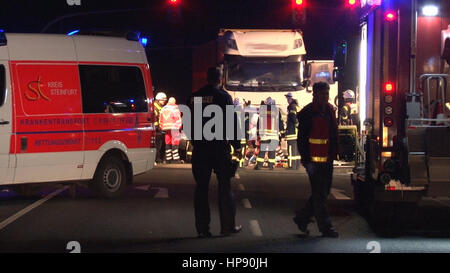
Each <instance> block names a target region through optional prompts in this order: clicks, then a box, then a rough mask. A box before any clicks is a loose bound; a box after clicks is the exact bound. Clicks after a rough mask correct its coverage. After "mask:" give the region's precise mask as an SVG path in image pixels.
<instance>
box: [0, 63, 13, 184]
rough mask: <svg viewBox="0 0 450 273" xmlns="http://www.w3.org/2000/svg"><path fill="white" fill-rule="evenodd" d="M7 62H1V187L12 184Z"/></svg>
mask: <svg viewBox="0 0 450 273" xmlns="http://www.w3.org/2000/svg"><path fill="white" fill-rule="evenodd" d="M8 75H9V69H8V62H7V61H0V185H1V184H4V183H7V182H11V180H12V178H11V176H12V174H13V171H12V163H13V158H11V157H13V155H10V141H11V133H12V124H13V122H12V113H11V111H12V107H11V89H10V81H9V76H8Z"/></svg>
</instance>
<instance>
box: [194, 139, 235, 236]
mask: <svg viewBox="0 0 450 273" xmlns="http://www.w3.org/2000/svg"><path fill="white" fill-rule="evenodd" d="M213 170H214V172H215V173H216V176H217V180H218V182H219V185H218V186H219V191H218V194H219V196H218V203H219V214H220V226H221V231H230V230H232V229H233V228H234V226H235V215H236V204H235V199H234V195H233V192H232V190H231V155H230V149H229V148H227V147H222V148H221V147H214V146H211V145H209V146H208V147H202V146H197V145H196V146H194V149H193V152H192V173H193V175H194V179H195V182H196V187H195V194H194V208H195V227H196V229H197V232H199V233H200V232H207V231H209V228H210V226H209V225H210V222H211V213H210V209H209V202H208V192H209V181H210V179H211V173H212V171H213Z"/></svg>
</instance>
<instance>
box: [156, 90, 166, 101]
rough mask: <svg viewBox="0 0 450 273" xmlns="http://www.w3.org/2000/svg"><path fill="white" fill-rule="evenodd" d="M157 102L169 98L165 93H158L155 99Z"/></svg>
mask: <svg viewBox="0 0 450 273" xmlns="http://www.w3.org/2000/svg"><path fill="white" fill-rule="evenodd" d="M155 99H156V100H167V96H166V94H165V93H164V92H158V94H156V97H155Z"/></svg>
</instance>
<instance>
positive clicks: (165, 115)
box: [159, 97, 182, 163]
mask: <svg viewBox="0 0 450 273" xmlns="http://www.w3.org/2000/svg"><path fill="white" fill-rule="evenodd" d="M159 123H160V127H161V130H163V131H164V132H165V142H166V162H167V163H170V162H174V163H178V162H180V155H179V154H178V147H179V146H180V141H181V135H180V130H181V124H182V121H181V112H180V109H179V108H178V105H177V104H176V100H175V98H174V97H170V98H169V101H168V102H167V105H166V106H164V107H163V109H161V113H160V115H159Z"/></svg>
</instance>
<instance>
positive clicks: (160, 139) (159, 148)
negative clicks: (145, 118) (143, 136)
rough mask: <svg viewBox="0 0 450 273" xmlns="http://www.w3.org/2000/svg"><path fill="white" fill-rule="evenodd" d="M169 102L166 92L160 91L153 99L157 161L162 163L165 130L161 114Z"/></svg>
mask: <svg viewBox="0 0 450 273" xmlns="http://www.w3.org/2000/svg"><path fill="white" fill-rule="evenodd" d="M166 103H167V96H166V94H165V93H164V92H158V94H156V96H155V100H154V101H153V113H154V114H155V127H156V140H155V141H156V163H162V162H163V161H164V155H163V143H164V132H163V131H162V130H161V126H160V124H159V114H160V112H161V109H162V108H163V107H164V106H165V105H166ZM164 150H165V149H164Z"/></svg>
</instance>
